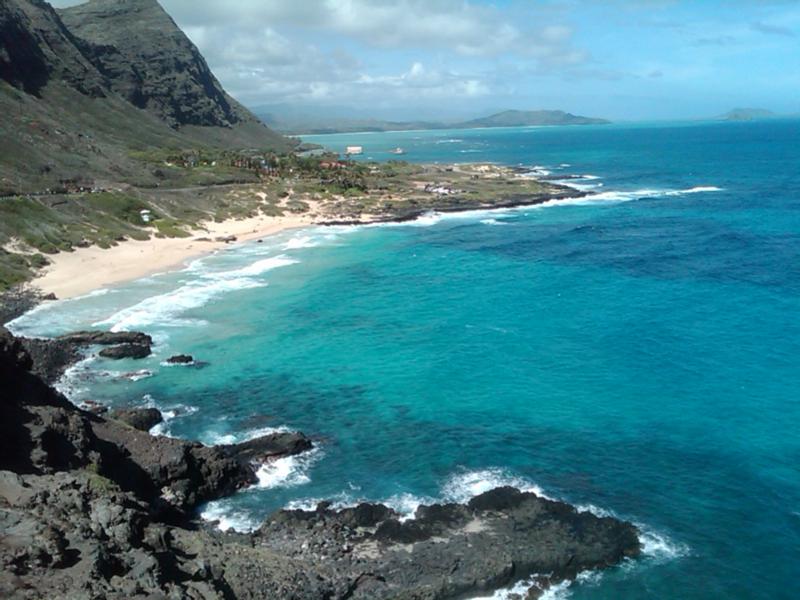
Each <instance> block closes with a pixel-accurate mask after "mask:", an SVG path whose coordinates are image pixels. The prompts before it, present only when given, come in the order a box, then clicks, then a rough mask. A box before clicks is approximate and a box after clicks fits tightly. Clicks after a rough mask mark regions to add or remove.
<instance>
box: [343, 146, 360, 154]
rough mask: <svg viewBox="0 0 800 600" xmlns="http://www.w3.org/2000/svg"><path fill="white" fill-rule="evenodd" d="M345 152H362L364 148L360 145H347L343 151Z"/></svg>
mask: <svg viewBox="0 0 800 600" xmlns="http://www.w3.org/2000/svg"><path fill="white" fill-rule="evenodd" d="M344 153H345V154H363V153H364V148H363V147H361V146H348V147H347V149H346V150H345V151H344Z"/></svg>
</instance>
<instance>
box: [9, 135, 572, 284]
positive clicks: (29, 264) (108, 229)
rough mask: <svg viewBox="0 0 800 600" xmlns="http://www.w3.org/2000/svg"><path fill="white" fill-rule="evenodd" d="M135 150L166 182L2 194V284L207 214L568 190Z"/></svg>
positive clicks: (466, 204)
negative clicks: (59, 255)
mask: <svg viewBox="0 0 800 600" xmlns="http://www.w3.org/2000/svg"><path fill="white" fill-rule="evenodd" d="M135 156H136V160H138V161H142V162H143V163H146V164H147V168H148V169H152V170H153V171H154V172H155V171H160V175H159V177H161V179H162V184H161V185H159V186H158V187H150V186H139V187H130V186H128V187H126V188H125V189H124V190H119V189H118V190H115V191H109V190H106V191H97V190H95V191H93V192H74V193H62V194H47V195H38V196H16V197H6V198H0V288H7V287H9V286H11V285H14V284H17V283H21V282H24V281H26V280H28V279H30V278H31V277H32V276H33V275H34V273H35V271H36V269H38V268H41V267H42V266H44V265H45V264H47V259H46V258H45V256H44V255H47V254H54V253H56V252H62V251H67V252H69V251H72V250H73V249H75V248H77V247H84V246H89V245H97V246H99V247H101V248H108V247H110V246H113V245H116V244H117V243H119V242H120V241H123V240H125V239H136V240H145V239H148V238H150V237H151V236H157V237H181V238H183V237H189V236H191V235H193V233H192V230H196V229H198V228H199V227H200V226H201V224H202V222H204V221H210V220H214V221H218V222H219V221H224V220H228V219H242V218H246V217H252V216H256V215H258V214H263V215H269V216H279V215H286V214H290V213H291V214H303V213H307V212H309V211H310V210H311V209H312V205H313V209H314V211H315V214H318V215H319V216H320V219H322V220H325V219H329V220H342V219H346V220H357V219H361V218H363V217H364V215H374V216H377V217H383V218H386V217H398V216H409V215H413V214H414V213H418V212H420V211H424V210H464V209H469V208H477V207H483V206H492V205H493V204H497V203H503V202H509V201H515V199H521V198H530V197H534V196H537V195H543V194H545V195H546V194H552V193H554V192H557V191H558V190H556V189H555V187H554V186H552V185H550V184H548V183H545V182H539V181H536V180H534V179H530V178H526V177H516V176H514V174H513V172H512V171H511V170H509V169H504V168H502V167H496V166H489V165H419V164H410V163H407V162H404V161H389V162H385V163H377V162H373V163H358V162H353V161H342V160H339V159H338V156H336V155H323V156H317V157H303V156H297V155H294V154H288V155H277V154H274V153H269V152H259V151H256V150H251V151H246V152H245V151H242V152H231V151H220V150H214V149H208V148H197V149H194V150H177V149H175V148H168V149H163V150H147V151H145V150H141V151H138V152H137V153H136V154H135ZM227 179H230V180H233V181H234V182H235V183H224V181H225V180H227ZM174 182H180V185H173V183H174ZM187 182H188V183H190V185H186V184H187ZM199 182H202V183H199ZM143 211H149V212H145V213H143ZM143 214H144V215H146V217H147V219H146V220H145V219H144V218H143Z"/></svg>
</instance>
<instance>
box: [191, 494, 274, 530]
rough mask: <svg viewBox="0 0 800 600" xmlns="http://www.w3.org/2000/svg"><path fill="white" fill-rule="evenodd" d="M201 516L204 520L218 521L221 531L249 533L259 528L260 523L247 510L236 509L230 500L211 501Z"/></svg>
mask: <svg viewBox="0 0 800 600" xmlns="http://www.w3.org/2000/svg"><path fill="white" fill-rule="evenodd" d="M200 518H201V519H203V520H204V521H217V528H218V529H220V530H221V531H231V530H232V531H238V532H240V533H247V532H250V531H254V530H255V529H258V527H259V525H260V523H259V522H258V521H256V520H255V519H254V518H253V517H252V516H251V515H250V514H249V513H247V512H246V511H239V510H236V509H234V508H233V507H232V503H231V502H230V501H229V500H215V501H213V502H209V503H208V504H206V506H205V507H204V508H203V510H202V511H201V512H200Z"/></svg>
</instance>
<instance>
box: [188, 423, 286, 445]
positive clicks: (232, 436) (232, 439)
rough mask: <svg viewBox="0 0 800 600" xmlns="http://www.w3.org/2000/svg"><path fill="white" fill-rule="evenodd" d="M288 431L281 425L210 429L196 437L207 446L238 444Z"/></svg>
mask: <svg viewBox="0 0 800 600" xmlns="http://www.w3.org/2000/svg"><path fill="white" fill-rule="evenodd" d="M290 431H291V429H289V428H288V427H284V426H282V425H281V426H279V427H259V428H257V429H248V430H246V431H241V432H238V433H220V432H218V431H213V430H211V431H206V432H205V433H202V434H200V435H199V436H198V439H199V440H200V442H202V443H203V444H206V445H207V446H220V445H225V444H240V443H242V442H248V441H250V440H254V439H256V438H259V437H262V436H265V435H270V434H272V433H288V432H290Z"/></svg>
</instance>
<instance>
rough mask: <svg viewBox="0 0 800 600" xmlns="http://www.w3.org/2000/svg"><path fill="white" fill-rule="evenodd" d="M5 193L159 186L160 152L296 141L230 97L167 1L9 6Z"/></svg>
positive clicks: (0, 166) (1, 66)
mask: <svg viewBox="0 0 800 600" xmlns="http://www.w3.org/2000/svg"><path fill="white" fill-rule="evenodd" d="M0 112H1V113H2V114H3V115H4V117H3V118H2V119H0V136H2V139H3V144H1V145H0V195H2V194H4V193H6V194H7V193H10V192H30V191H41V190H43V189H45V188H48V187H53V186H55V185H57V184H58V183H59V182H60V181H63V180H65V179H97V180H105V181H112V182H136V183H142V184H154V183H155V181H154V180H153V178H152V175H151V174H150V173H149V170H148V169H145V168H144V165H142V164H141V163H140V162H139V161H137V160H136V159H135V158H133V153H134V152H135V151H146V150H148V149H152V148H165V147H169V148H196V147H203V146H211V147H216V148H231V149H235V148H243V147H248V148H251V147H252V148H262V149H271V150H279V151H283V150H288V149H290V148H291V147H292V145H293V143H292V142H291V141H289V140H287V139H286V138H284V137H282V136H280V135H278V134H276V133H275V132H273V131H272V130H270V129H268V128H267V127H266V126H265V125H263V124H262V123H261V122H260V121H259V120H258V119H257V118H256V117H255V116H254V115H253V114H251V113H250V112H249V111H247V110H246V109H245V108H244V107H242V106H241V105H240V104H238V103H237V102H236V101H235V100H233V98H231V97H230V96H229V95H228V94H226V93H225V91H224V90H223V89H222V86H221V85H220V84H219V82H218V81H217V80H216V78H214V76H213V74H212V73H211V71H210V70H209V69H208V66H207V65H206V63H205V60H203V57H202V56H201V55H200V53H199V51H198V50H197V48H196V47H195V46H194V45H193V44H192V43H191V42H190V41H189V39H188V38H187V37H186V36H185V35H184V34H183V32H182V31H181V30H180V29H179V28H178V27H177V26H176V25H175V23H174V22H173V21H172V19H171V18H170V17H169V16H168V15H167V14H166V13H165V12H164V11H163V9H161V7H160V6H159V4H158V3H157V2H156V1H155V0H111V1H110V0H93V1H91V2H89V3H87V4H85V5H81V6H78V7H75V8H73V9H69V10H66V11H61V12H60V13H59V12H57V11H55V10H54V9H53V8H52V7H51V6H50V5H49V4H47V3H46V2H43V1H42V0H2V2H0Z"/></svg>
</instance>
